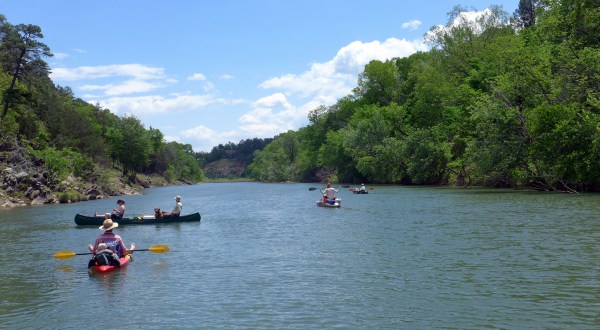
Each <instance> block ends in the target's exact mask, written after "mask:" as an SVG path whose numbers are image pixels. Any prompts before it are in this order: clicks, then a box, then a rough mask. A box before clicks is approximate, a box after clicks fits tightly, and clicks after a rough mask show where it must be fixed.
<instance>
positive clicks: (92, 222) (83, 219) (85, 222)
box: [75, 213, 200, 226]
mask: <svg viewBox="0 0 600 330" xmlns="http://www.w3.org/2000/svg"><path fill="white" fill-rule="evenodd" d="M195 221H200V213H192V214H188V215H182V216H179V217H177V218H159V219H156V218H154V217H148V216H145V217H133V218H123V219H119V220H116V221H115V222H117V223H118V224H119V226H123V225H152V224H155V223H175V222H195ZM103 222H104V218H97V217H90V216H87V215H82V214H76V215H75V224H77V225H78V226H102V223H103Z"/></svg>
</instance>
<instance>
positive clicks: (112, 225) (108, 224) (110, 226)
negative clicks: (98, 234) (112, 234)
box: [98, 219, 119, 230]
mask: <svg viewBox="0 0 600 330" xmlns="http://www.w3.org/2000/svg"><path fill="white" fill-rule="evenodd" d="M117 227H119V224H118V223H116V222H113V221H112V219H106V220H104V222H103V223H102V226H100V227H99V228H98V229H100V230H111V229H114V228H117Z"/></svg>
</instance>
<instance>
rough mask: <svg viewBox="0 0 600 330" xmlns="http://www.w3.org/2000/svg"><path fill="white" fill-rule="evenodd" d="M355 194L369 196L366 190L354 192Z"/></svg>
mask: <svg viewBox="0 0 600 330" xmlns="http://www.w3.org/2000/svg"><path fill="white" fill-rule="evenodd" d="M352 192H353V193H355V194H368V193H369V192H368V191H366V190H356V189H355V190H352Z"/></svg>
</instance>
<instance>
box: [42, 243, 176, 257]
mask: <svg viewBox="0 0 600 330" xmlns="http://www.w3.org/2000/svg"><path fill="white" fill-rule="evenodd" d="M170 250H171V249H169V247H168V246H166V245H154V246H151V247H149V248H147V249H136V250H133V252H137V251H150V252H154V253H166V252H169V251H170ZM86 254H92V252H87V253H75V252H72V251H58V252H56V253H55V254H54V259H56V260H67V259H70V258H73V257H74V256H82V255H86Z"/></svg>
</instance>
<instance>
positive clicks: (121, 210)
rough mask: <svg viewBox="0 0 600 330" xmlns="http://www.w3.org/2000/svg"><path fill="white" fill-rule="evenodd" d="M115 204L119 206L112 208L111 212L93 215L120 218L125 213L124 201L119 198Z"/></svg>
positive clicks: (113, 218)
mask: <svg viewBox="0 0 600 330" xmlns="http://www.w3.org/2000/svg"><path fill="white" fill-rule="evenodd" d="M117 204H118V205H119V206H118V207H117V208H116V209H113V210H112V212H111V213H104V214H100V215H98V214H94V216H95V217H96V218H104V219H112V220H121V219H122V218H123V215H124V214H125V201H124V200H122V199H119V200H118V201H117Z"/></svg>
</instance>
